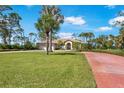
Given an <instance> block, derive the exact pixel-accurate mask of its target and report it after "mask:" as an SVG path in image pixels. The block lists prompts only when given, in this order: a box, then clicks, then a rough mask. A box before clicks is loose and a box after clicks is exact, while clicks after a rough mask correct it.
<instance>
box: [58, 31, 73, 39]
mask: <svg viewBox="0 0 124 93" xmlns="http://www.w3.org/2000/svg"><path fill="white" fill-rule="evenodd" d="M72 35H73V33H69V32H61V33H58V36H59V37H60V38H64V39H71V38H73V36H72Z"/></svg>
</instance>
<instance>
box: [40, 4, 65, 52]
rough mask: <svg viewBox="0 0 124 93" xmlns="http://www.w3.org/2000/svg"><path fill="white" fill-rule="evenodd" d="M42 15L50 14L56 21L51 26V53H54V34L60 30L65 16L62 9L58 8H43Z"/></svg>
mask: <svg viewBox="0 0 124 93" xmlns="http://www.w3.org/2000/svg"><path fill="white" fill-rule="evenodd" d="M42 14H49V15H51V16H52V19H53V20H54V21H53V22H52V24H51V26H50V44H49V49H50V52H52V36H53V33H56V32H57V31H58V30H59V26H60V24H61V23H63V22H64V21H63V20H64V17H63V15H61V13H60V9H59V8H57V7H56V6H43V10H42Z"/></svg>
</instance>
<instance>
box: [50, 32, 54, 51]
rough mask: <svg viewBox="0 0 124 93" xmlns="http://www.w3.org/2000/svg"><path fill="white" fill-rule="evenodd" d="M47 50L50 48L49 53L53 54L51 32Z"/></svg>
mask: <svg viewBox="0 0 124 93" xmlns="http://www.w3.org/2000/svg"><path fill="white" fill-rule="evenodd" d="M49 48H50V52H53V51H52V30H51V31H50V45H49Z"/></svg>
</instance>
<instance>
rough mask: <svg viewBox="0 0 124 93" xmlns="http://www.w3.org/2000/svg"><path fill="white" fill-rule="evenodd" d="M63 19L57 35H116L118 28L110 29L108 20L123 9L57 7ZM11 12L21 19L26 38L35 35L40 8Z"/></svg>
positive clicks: (86, 6)
mask: <svg viewBox="0 0 124 93" xmlns="http://www.w3.org/2000/svg"><path fill="white" fill-rule="evenodd" d="M58 7H59V8H60V9H61V13H62V14H63V15H64V17H65V22H64V24H62V25H61V28H60V31H59V32H58V35H59V36H61V37H67V38H69V37H71V35H72V33H77V34H79V33H81V32H93V33H94V34H95V35H96V36H99V35H101V34H105V35H107V34H113V35H117V34H118V32H119V31H118V28H117V27H112V26H111V23H110V20H113V19H114V18H117V13H118V12H119V11H120V10H123V9H124V6H103V5H81V6H79V5H74V6H71V5H66V6H62V5H61V6H58ZM12 8H13V11H15V12H17V13H19V15H20V16H21V17H22V21H21V25H22V27H23V29H24V31H25V35H26V36H27V35H28V33H30V32H35V33H37V30H36V29H35V26H34V23H35V22H36V21H37V19H38V18H39V17H40V14H39V12H40V11H41V6H38V5H34V6H33V5H31V6H26V5H25V6H20V5H15V6H12Z"/></svg>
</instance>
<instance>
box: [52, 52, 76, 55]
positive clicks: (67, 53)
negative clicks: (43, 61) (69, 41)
mask: <svg viewBox="0 0 124 93" xmlns="http://www.w3.org/2000/svg"><path fill="white" fill-rule="evenodd" d="M50 55H77V53H72V52H61V53H60V52H59V53H51V54H50Z"/></svg>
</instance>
